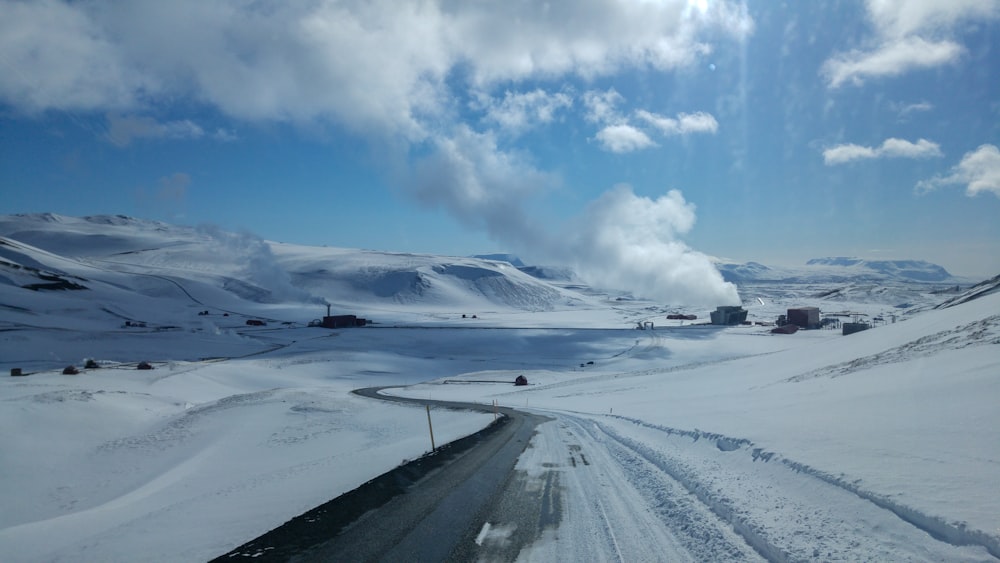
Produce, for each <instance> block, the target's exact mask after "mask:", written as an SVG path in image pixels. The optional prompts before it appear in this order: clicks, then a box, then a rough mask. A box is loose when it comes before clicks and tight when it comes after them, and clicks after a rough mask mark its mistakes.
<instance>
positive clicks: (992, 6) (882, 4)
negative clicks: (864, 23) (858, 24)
mask: <svg viewBox="0 0 1000 563" xmlns="http://www.w3.org/2000/svg"><path fill="white" fill-rule="evenodd" d="M867 8H868V14H869V17H870V18H871V20H872V23H874V24H875V26H876V27H878V29H879V30H880V31H881V32H882V33H883V34H885V35H886V36H889V37H905V36H907V35H911V34H914V33H930V32H935V31H939V30H942V29H949V28H952V27H954V26H955V24H957V23H960V22H962V21H965V20H970V19H988V18H992V17H996V16H997V15H998V13H1000V2H997V1H996V0H869V1H868V3H867Z"/></svg>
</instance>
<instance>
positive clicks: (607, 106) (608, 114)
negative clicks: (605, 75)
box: [583, 88, 625, 124]
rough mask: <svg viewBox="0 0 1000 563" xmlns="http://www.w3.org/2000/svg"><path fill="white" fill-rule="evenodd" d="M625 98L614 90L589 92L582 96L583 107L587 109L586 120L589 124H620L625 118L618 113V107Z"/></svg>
mask: <svg viewBox="0 0 1000 563" xmlns="http://www.w3.org/2000/svg"><path fill="white" fill-rule="evenodd" d="M624 101H625V98H624V97H623V96H622V95H621V94H619V93H618V91H617V90H615V89H614V88H609V89H608V90H607V91H605V92H599V91H597V90H589V91H587V92H584V94H583V105H584V107H585V108H586V109H587V113H586V116H585V117H586V119H587V121H590V122H591V123H604V124H606V123H621V122H623V121H625V117H624V116H622V114H621V113H620V112H619V111H618V105H619V104H621V103H622V102H624Z"/></svg>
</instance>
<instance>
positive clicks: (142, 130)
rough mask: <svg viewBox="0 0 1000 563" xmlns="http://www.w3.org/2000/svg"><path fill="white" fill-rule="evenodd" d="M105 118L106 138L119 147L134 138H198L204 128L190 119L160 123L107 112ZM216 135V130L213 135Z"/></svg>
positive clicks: (145, 118)
mask: <svg viewBox="0 0 1000 563" xmlns="http://www.w3.org/2000/svg"><path fill="white" fill-rule="evenodd" d="M107 120H108V135H107V138H108V140H109V141H110V142H111V143H112V144H114V145H117V146H119V147H126V146H128V145H130V144H132V141H134V140H135V139H198V138H201V137H202V136H204V135H205V131H204V129H202V128H201V126H200V125H198V124H197V123H195V122H193V121H191V120H190V119H182V120H177V121H168V122H164V123H160V122H158V121H156V120H155V119H153V118H151V117H141V116H122V115H117V114H108V115H107ZM219 131H221V130H219ZM217 135H218V132H217V134H216V135H213V137H217ZM220 140H225V139H220Z"/></svg>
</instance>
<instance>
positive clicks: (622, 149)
mask: <svg viewBox="0 0 1000 563" xmlns="http://www.w3.org/2000/svg"><path fill="white" fill-rule="evenodd" d="M596 138H597V140H598V141H599V142H600V143H601V146H602V147H603V148H604V149H605V150H609V151H611V152H614V153H626V152H632V151H637V150H641V149H646V148H649V147H655V146H656V143H654V142H653V140H652V139H650V138H649V135H647V134H645V133H643V132H642V131H641V130H640V129H636V128H635V127H632V126H631V125H627V124H619V125H608V126H607V127H605V128H604V129H601V130H600V131H598V132H597V135H596Z"/></svg>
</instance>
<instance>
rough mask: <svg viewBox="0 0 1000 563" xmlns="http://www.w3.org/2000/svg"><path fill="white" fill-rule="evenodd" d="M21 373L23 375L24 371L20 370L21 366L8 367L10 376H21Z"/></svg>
mask: <svg viewBox="0 0 1000 563" xmlns="http://www.w3.org/2000/svg"><path fill="white" fill-rule="evenodd" d="M23 375H24V372H22V371H21V368H10V376H11V377H21V376H23Z"/></svg>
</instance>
